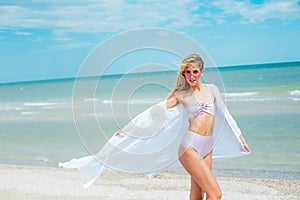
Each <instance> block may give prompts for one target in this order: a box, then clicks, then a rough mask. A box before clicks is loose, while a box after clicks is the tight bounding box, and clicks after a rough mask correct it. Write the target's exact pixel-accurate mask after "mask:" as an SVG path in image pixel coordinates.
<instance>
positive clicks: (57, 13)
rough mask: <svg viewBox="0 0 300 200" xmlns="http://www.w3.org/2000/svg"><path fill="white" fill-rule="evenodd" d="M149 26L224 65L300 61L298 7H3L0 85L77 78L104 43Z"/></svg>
mask: <svg viewBox="0 0 300 200" xmlns="http://www.w3.org/2000/svg"><path fill="white" fill-rule="evenodd" d="M143 27H161V28H167V29H171V30H174V31H177V32H180V33H183V34H185V35H187V36H188V37H191V38H192V39H194V40H195V41H196V42H198V43H199V44H200V45H202V46H203V48H205V50H206V51H207V52H208V54H209V55H210V56H211V57H212V59H213V60H214V62H215V63H216V64H217V65H218V66H230V65H244V64H255V63H272V62H287V61H299V60H300V53H299V52H300V40H299V35H300V28H299V27H300V2H299V1H294V0H290V1H281V0H274V1H235V0H224V1H214V0H211V1H209V0H207V1H206V0H205V1H195V0H173V1H167V0H161V1H148V0H145V1H135V0H129V1H125V0H85V1H79V0H78V1H76V0H64V1H56V0H27V1H17V0H0V83H4V82H16V81H28V80H43V79H53V78H64V77H74V76H75V75H76V73H77V71H78V69H79V67H80V65H81V63H82V62H83V61H84V59H85V58H86V57H87V55H88V54H89V53H90V52H91V51H92V50H93V49H94V48H95V47H96V46H97V45H98V44H99V43H101V42H103V41H105V40H107V39H108V38H111V37H113V36H114V35H116V34H118V33H120V32H123V31H127V30H130V29H135V28H143ZM174 42H176V41H174ZM112 73H114V72H113V71H112Z"/></svg>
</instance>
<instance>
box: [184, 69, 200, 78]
mask: <svg viewBox="0 0 300 200" xmlns="http://www.w3.org/2000/svg"><path fill="white" fill-rule="evenodd" d="M182 75H183V76H184V77H187V78H190V77H191V76H192V75H193V77H195V78H199V77H200V71H199V70H192V71H191V70H185V71H184V72H183V73H182Z"/></svg>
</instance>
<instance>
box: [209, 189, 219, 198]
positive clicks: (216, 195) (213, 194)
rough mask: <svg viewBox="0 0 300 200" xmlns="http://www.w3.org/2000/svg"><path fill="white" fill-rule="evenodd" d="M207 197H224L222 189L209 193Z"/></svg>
mask: <svg viewBox="0 0 300 200" xmlns="http://www.w3.org/2000/svg"><path fill="white" fill-rule="evenodd" d="M207 197H208V198H207V199H216V200H219V199H222V191H221V189H217V190H214V191H213V192H212V193H207Z"/></svg>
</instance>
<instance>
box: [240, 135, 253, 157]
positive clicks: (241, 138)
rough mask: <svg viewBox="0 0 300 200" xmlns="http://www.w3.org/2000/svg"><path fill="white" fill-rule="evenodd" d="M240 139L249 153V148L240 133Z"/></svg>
mask: <svg viewBox="0 0 300 200" xmlns="http://www.w3.org/2000/svg"><path fill="white" fill-rule="evenodd" d="M240 140H241V142H242V144H243V145H244V148H245V149H246V151H248V152H249V153H250V152H251V150H250V148H249V146H248V144H247V142H246V140H245V138H244V137H243V135H242V134H241V135H240Z"/></svg>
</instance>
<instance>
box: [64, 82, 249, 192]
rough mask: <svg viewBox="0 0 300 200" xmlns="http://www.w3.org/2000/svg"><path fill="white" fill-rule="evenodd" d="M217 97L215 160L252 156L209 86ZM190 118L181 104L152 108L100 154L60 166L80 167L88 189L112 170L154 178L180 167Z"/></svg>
mask: <svg viewBox="0 0 300 200" xmlns="http://www.w3.org/2000/svg"><path fill="white" fill-rule="evenodd" d="M208 87H209V88H210V91H211V92H212V93H213V94H214V95H215V96H216V100H215V105H216V113H215V124H214V131H213V138H214V149H213V159H214V160H216V159H224V158H232V157H239V156H243V155H247V154H249V153H248V152H247V151H246V150H245V149H244V147H243V145H242V143H241V141H240V139H239V135H240V134H241V131H240V129H239V128H238V126H237V124H236V122H235V120H234V119H233V117H232V116H231V115H230V113H229V112H228V110H227V108H226V106H225V104H224V103H223V100H222V98H221V96H220V93H219V91H218V88H217V87H216V86H214V85H208ZM188 125H189V122H188V116H187V114H186V113H185V109H184V107H183V106H182V105H181V104H179V105H177V106H175V107H173V108H170V109H167V108H166V101H162V102H160V103H158V104H156V105H153V106H151V107H150V108H148V109H147V110H145V111H144V112H142V113H141V114H139V115H138V116H136V117H135V118H134V119H133V120H132V121H131V122H129V123H128V124H127V125H126V126H125V127H124V128H123V129H122V133H121V134H120V135H118V136H112V137H111V138H110V139H109V141H108V142H107V143H106V144H105V145H104V147H103V148H102V149H101V150H100V152H99V153H98V154H97V155H93V156H87V157H83V158H79V159H72V160H71V161H69V162H65V163H59V167H64V168H69V169H70V168H77V169H78V170H79V171H80V172H82V173H83V174H84V175H85V177H86V178H87V180H88V182H87V183H86V184H85V185H84V187H85V188H87V187H89V186H90V185H92V183H93V182H94V181H95V180H96V179H97V178H98V177H99V176H100V175H101V173H102V172H103V170H105V169H112V170H116V171H121V172H124V173H144V174H146V175H149V176H151V175H152V174H155V173H158V172H160V171H162V170H164V169H166V168H168V167H171V166H180V164H179V162H178V149H179V146H180V143H181V140H182V138H183V136H184V134H185V132H186V131H187V129H188Z"/></svg>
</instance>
